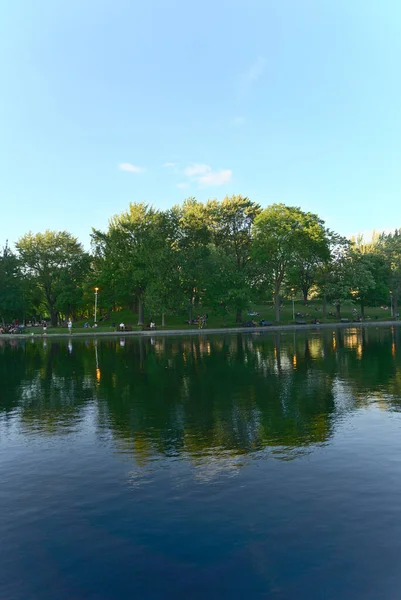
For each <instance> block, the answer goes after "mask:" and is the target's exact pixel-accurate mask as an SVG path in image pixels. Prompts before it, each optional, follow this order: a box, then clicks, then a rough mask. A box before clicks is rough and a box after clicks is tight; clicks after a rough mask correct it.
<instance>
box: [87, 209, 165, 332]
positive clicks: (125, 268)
mask: <svg viewBox="0 0 401 600" xmlns="http://www.w3.org/2000/svg"><path fill="white" fill-rule="evenodd" d="M160 220H161V213H160V212H159V211H157V210H155V209H154V208H153V207H150V206H148V205H147V204H143V203H139V204H130V206H129V209H128V211H126V212H123V213H121V214H120V215H116V216H115V217H113V218H112V219H111V220H110V223H109V229H108V231H107V232H106V233H102V232H100V231H97V230H93V233H92V240H93V242H94V244H95V245H96V246H97V247H98V250H97V252H98V253H100V254H101V255H102V256H103V257H104V260H105V264H106V268H107V269H108V272H109V273H110V274H111V273H112V275H113V278H114V282H115V285H116V287H117V288H119V289H120V290H122V289H123V290H125V292H126V293H127V294H128V296H131V297H132V296H134V297H135V299H136V300H137V302H138V325H143V323H144V311H145V296H146V291H147V289H148V286H149V284H150V283H151V281H152V263H153V261H154V259H155V253H156V252H157V249H158V247H159V244H160V242H161V238H160V232H161V229H160Z"/></svg>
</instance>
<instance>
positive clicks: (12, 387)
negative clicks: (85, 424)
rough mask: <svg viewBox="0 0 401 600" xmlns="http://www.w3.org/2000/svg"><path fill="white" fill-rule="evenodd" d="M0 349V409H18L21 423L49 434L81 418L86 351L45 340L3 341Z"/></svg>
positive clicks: (8, 410)
mask: <svg viewBox="0 0 401 600" xmlns="http://www.w3.org/2000/svg"><path fill="white" fill-rule="evenodd" d="M1 351H2V356H1V360H0V369H1V370H0V372H1V377H2V381H5V382H6V387H5V389H3V392H4V401H3V394H2V400H1V403H0V411H5V412H6V413H9V412H10V411H13V410H18V412H19V417H20V420H21V423H23V424H24V425H25V426H27V427H32V428H37V427H40V429H41V430H42V431H43V430H45V431H47V432H48V433H51V432H56V431H57V432H59V431H61V430H66V429H68V428H69V427H71V426H73V425H74V424H75V423H77V421H79V420H80V419H81V413H80V411H81V407H82V406H83V404H84V402H85V398H84V397H85V393H84V392H85V389H87V388H88V385H87V383H88V382H87V381H86V379H87V377H86V372H87V371H88V366H89V365H88V358H90V356H89V355H88V353H85V352H75V353H74V352H70V351H69V349H68V345H67V343H66V342H65V341H64V342H52V343H50V342H49V341H48V340H45V341H43V342H42V341H40V342H38V341H33V340H32V343H31V341H27V342H14V343H13V344H7V343H3V345H2V346H1ZM90 387H91V386H89V388H90Z"/></svg>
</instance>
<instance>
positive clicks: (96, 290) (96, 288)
mask: <svg viewBox="0 0 401 600" xmlns="http://www.w3.org/2000/svg"><path fill="white" fill-rule="evenodd" d="M98 291H99V288H98V287H95V323H96V312H97V293H98Z"/></svg>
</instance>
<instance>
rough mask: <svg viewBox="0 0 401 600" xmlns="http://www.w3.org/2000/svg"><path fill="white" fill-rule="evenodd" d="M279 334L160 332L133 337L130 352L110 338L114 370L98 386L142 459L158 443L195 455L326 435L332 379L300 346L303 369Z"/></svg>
mask: <svg viewBox="0 0 401 600" xmlns="http://www.w3.org/2000/svg"><path fill="white" fill-rule="evenodd" d="M276 342H277V340H272V338H271V337H260V338H256V337H251V336H241V335H238V336H226V337H224V338H223V339H222V338H213V337H211V338H206V337H205V338H203V337H194V338H179V339H171V338H165V339H163V340H161V339H160V340H158V339H157V338H155V342H154V345H153V346H152V344H151V343H150V341H149V339H141V340H139V341H134V340H132V343H129V344H127V345H126V346H125V348H124V349H123V351H122V352H119V351H116V350H115V348H113V347H112V345H111V344H103V345H102V353H103V359H104V360H105V364H107V373H106V372H104V370H102V379H101V382H100V385H99V394H100V395H101V396H102V397H103V398H107V407H108V415H107V416H108V419H109V425H110V427H111V428H112V430H113V431H114V432H115V434H116V436H117V437H118V439H119V440H121V441H123V443H124V447H125V449H126V450H127V451H128V448H131V449H132V451H133V452H134V453H135V454H137V455H139V456H138V458H139V457H140V458H141V460H142V461H143V460H146V457H147V456H151V455H152V454H153V453H154V451H155V450H156V451H158V452H160V453H162V454H166V455H174V454H178V453H182V452H185V453H188V454H189V455H191V456H192V457H193V458H194V459H196V458H201V457H202V456H204V454H205V451H207V450H209V451H211V452H214V453H215V452H220V453H222V452H227V451H229V452H230V453H231V454H232V455H242V454H246V453H248V452H252V451H254V450H261V449H263V448H265V447H266V446H280V447H291V448H292V447H302V446H307V445H309V444H311V443H318V442H323V441H325V440H326V439H327V437H328V436H329V434H330V414H331V413H332V412H333V409H334V400H333V395H332V391H331V387H332V382H331V378H330V377H327V376H326V375H325V374H324V373H319V372H318V373H316V374H314V375H313V376H309V372H310V370H311V359H310V358H309V356H306V357H305V356H303V355H302V353H300V354H299V358H298V360H297V365H296V368H295V367H294V365H293V354H294V349H293V348H292V347H291V346H289V345H287V344H285V345H283V348H277V343H276ZM119 354H120V356H119ZM144 356H145V357H146V358H145V359H144V358H143V357H144ZM297 356H298V349H297ZM138 445H139V447H138Z"/></svg>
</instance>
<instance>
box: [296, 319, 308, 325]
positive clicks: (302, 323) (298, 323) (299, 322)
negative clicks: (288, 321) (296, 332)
mask: <svg viewBox="0 0 401 600" xmlns="http://www.w3.org/2000/svg"><path fill="white" fill-rule="evenodd" d="M295 325H306V321H301V320H300V319H298V320H297V321H295Z"/></svg>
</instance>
